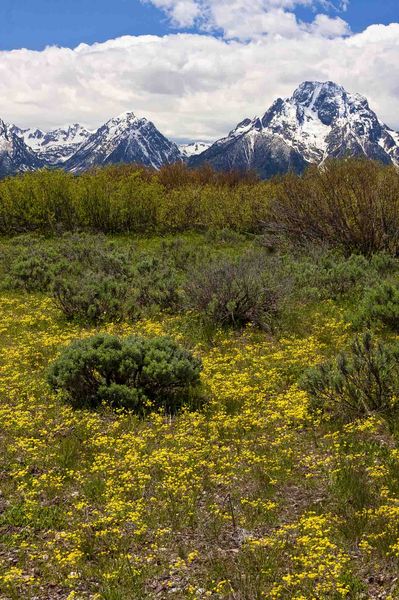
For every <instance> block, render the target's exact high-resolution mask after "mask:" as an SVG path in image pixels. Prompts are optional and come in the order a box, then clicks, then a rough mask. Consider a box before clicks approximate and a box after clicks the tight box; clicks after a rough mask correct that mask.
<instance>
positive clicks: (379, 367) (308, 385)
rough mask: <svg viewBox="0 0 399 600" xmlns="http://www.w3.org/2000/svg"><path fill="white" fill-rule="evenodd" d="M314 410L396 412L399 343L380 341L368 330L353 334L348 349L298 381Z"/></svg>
mask: <svg viewBox="0 0 399 600" xmlns="http://www.w3.org/2000/svg"><path fill="white" fill-rule="evenodd" d="M301 385H302V387H303V388H304V389H305V390H306V391H308V393H309V395H310V398H311V407H312V409H313V410H316V411H320V410H321V411H322V412H323V413H326V414H330V415H331V416H333V417H335V418H337V419H344V420H346V419H353V418H359V417H364V416H367V415H369V414H371V413H373V412H378V413H381V414H382V415H385V416H387V417H390V416H392V415H393V414H397V412H398V409H399V404H398V398H397V394H398V389H399V388H398V386H399V343H394V344H391V345H389V344H381V343H378V342H376V341H375V340H374V339H373V337H372V336H371V334H370V333H369V332H366V333H365V334H363V335H362V336H361V337H357V338H355V340H354V341H353V343H352V345H351V347H350V350H349V351H348V352H344V353H341V354H339V355H338V357H337V358H336V359H335V360H332V361H330V362H326V363H324V364H322V365H319V366H318V367H314V368H312V369H309V370H308V371H307V372H306V373H305V375H304V377H303V379H302V382H301Z"/></svg>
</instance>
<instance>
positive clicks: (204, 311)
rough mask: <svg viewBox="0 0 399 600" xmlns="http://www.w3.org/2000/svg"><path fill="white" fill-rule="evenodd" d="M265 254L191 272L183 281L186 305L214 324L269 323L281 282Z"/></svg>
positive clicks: (279, 294) (263, 325)
mask: <svg viewBox="0 0 399 600" xmlns="http://www.w3.org/2000/svg"><path fill="white" fill-rule="evenodd" d="M275 275H276V274H275V273H272V272H271V269H270V263H269V264H268V263H266V262H265V257H264V256H263V255H261V256H252V255H251V256H244V257H242V258H240V259H237V260H234V259H231V260H224V261H219V262H214V263H211V264H209V265H208V266H205V265H204V267H203V268H202V269H200V270H197V271H195V272H194V273H192V274H191V277H190V278H189V280H188V282H187V283H186V285H185V294H186V298H187V302H188V305H189V307H190V308H192V309H194V310H196V311H198V312H199V313H200V314H201V315H202V316H203V317H205V318H206V319H207V320H209V321H210V322H211V323H212V324H214V325H216V326H222V327H223V326H233V327H241V326H243V325H245V324H247V323H253V324H255V325H257V326H258V327H261V328H268V327H270V325H271V323H272V321H273V319H274V318H275V316H276V315H277V313H278V309H279V300H280V298H281V292H282V286H281V283H282V281H280V284H277V283H276V279H275Z"/></svg>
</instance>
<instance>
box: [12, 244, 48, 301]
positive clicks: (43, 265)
mask: <svg viewBox="0 0 399 600" xmlns="http://www.w3.org/2000/svg"><path fill="white" fill-rule="evenodd" d="M4 262H5V265H6V266H5V270H6V274H5V278H4V281H3V287H4V288H6V289H11V290H24V291H26V292H46V291H48V290H49V289H50V287H51V283H52V280H53V276H54V271H55V265H56V263H57V256H56V254H55V253H54V252H51V251H50V250H48V249H45V248H43V247H40V246H39V245H33V244H32V245H31V246H28V247H22V248H20V249H18V251H17V252H14V257H13V258H12V259H11V260H10V256H7V258H6V259H5V261H4Z"/></svg>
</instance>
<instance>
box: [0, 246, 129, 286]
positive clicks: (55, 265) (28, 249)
mask: <svg viewBox="0 0 399 600" xmlns="http://www.w3.org/2000/svg"><path fill="white" fill-rule="evenodd" d="M1 259H2V263H3V270H4V272H5V277H4V281H3V287H6V288H8V289H23V290H25V291H28V292H33V291H40V292H45V291H49V290H51V289H52V287H53V284H54V281H55V280H56V279H57V278H58V277H61V278H66V277H69V276H79V277H81V278H82V279H84V273H85V272H87V271H93V272H96V273H102V274H104V275H106V276H113V277H117V278H118V279H127V278H128V276H129V272H130V263H131V260H132V256H131V252H130V249H126V250H119V249H117V248H116V246H115V245H114V244H112V243H111V242H109V241H108V240H107V239H106V237H105V236H102V235H88V234H66V235H63V236H61V237H60V239H59V240H57V244H54V243H51V242H50V241H48V240H45V239H44V238H40V237H33V236H31V235H28V236H21V237H18V238H16V239H15V242H14V243H13V244H12V246H11V247H9V248H8V250H7V251H3V253H2V257H1Z"/></svg>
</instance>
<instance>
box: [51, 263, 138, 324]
mask: <svg viewBox="0 0 399 600" xmlns="http://www.w3.org/2000/svg"><path fill="white" fill-rule="evenodd" d="M128 293H129V286H128V284H127V282H126V281H124V280H123V279H117V278H115V277H112V276H110V275H106V274H104V273H101V272H97V273H96V272H93V271H87V272H85V273H84V274H83V275H82V276H70V277H68V276H66V277H59V278H58V279H56V280H55V281H54V283H53V286H52V294H53V298H54V302H55V304H56V305H57V306H58V308H59V309H60V310H61V311H62V312H63V313H64V315H65V317H66V318H67V319H70V320H77V321H81V322H84V323H102V322H110V321H120V320H121V319H123V318H124V317H126V316H127V314H126V301H127V298H128Z"/></svg>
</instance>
